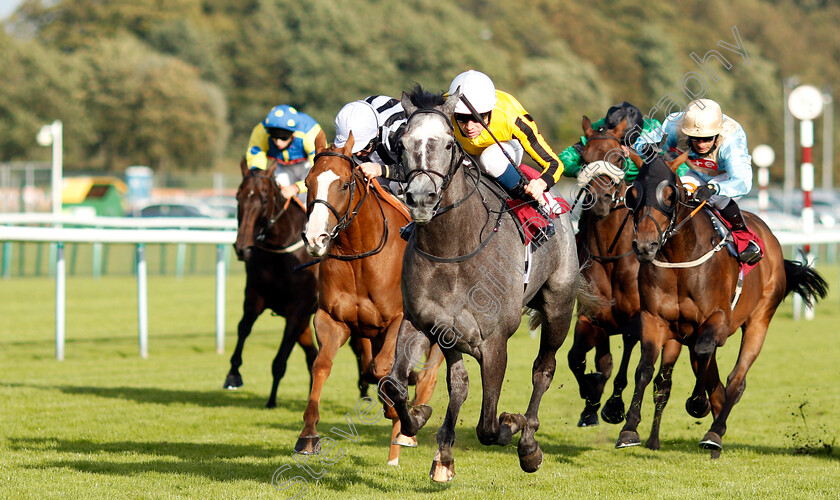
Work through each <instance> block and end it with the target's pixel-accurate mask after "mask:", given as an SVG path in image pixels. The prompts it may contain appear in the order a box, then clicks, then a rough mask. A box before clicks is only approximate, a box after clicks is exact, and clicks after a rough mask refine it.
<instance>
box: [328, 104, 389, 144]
mask: <svg viewBox="0 0 840 500" xmlns="http://www.w3.org/2000/svg"><path fill="white" fill-rule="evenodd" d="M351 131H352V132H353V151H352V153H353V154H356V153H358V152H359V151H361V150H363V149H364V148H366V147H367V145H368V144H370V141H372V140H373V139H375V138H376V137H377V136H378V135H379V117H378V116H377V114H376V111H375V110H374V109H373V106H371V105H370V104H368V103H367V102H365V101H353V102H349V103H347V104H345V105H344V107H343V108H341V111H339V112H338V114H337V115H336V116H335V145H336V146H338V147H343V146H344V145H345V144H347V138H348V137H350V132H351Z"/></svg>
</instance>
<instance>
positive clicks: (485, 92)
mask: <svg viewBox="0 0 840 500" xmlns="http://www.w3.org/2000/svg"><path fill="white" fill-rule="evenodd" d="M458 87H460V88H461V95H465V96H467V99H468V100H469V101H470V104H472V105H473V107H474V108H475V110H476V111H477V112H479V113H489V112H490V111H493V108H495V107H496V86H495V85H493V80H491V79H490V77H489V76H487V75H485V74H484V73H482V72H480V71H476V70H474V69H471V70H469V71H464V72H463V73H461V74H460V75H458V76H456V77H455V79H454V80H452V83H450V84H449V94H450V95H452V94H454V93H455V91H456V90H458ZM455 112H456V113H460V114H468V113H470V109H469V108H468V107H467V105H466V104H464V101H461V100H460V99H459V100H458V104H456V105H455Z"/></svg>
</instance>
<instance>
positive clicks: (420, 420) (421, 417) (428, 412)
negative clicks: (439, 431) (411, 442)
mask: <svg viewBox="0 0 840 500" xmlns="http://www.w3.org/2000/svg"><path fill="white" fill-rule="evenodd" d="M408 413H409V415H411V418H412V419H413V421H410V422H403V424H402V429H401V431H402V433H403V434H404V435H406V436H409V437H412V436H416V435H417V433H418V432H420V429H422V428H423V426H424V425H426V422H428V421H429V418H431V416H432V407H431V406H429V405H418V406H412V407H411V408H409V410H408Z"/></svg>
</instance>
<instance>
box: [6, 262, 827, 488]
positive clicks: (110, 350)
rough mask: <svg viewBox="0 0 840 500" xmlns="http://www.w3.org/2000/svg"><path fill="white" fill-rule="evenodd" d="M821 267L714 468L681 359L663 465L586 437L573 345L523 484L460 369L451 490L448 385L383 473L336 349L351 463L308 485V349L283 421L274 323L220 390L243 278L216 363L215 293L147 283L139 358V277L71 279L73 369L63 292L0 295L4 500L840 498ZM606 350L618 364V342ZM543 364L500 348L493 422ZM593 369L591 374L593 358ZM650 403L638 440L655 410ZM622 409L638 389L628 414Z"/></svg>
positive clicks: (524, 395)
mask: <svg viewBox="0 0 840 500" xmlns="http://www.w3.org/2000/svg"><path fill="white" fill-rule="evenodd" d="M820 271H821V272H822V273H823V275H824V276H825V277H826V279H828V281H829V282H830V284H831V286H832V290H831V294H830V295H829V297H828V298H827V299H826V300H825V301H824V302H823V303H822V305H821V306H820V307H818V309H817V316H816V319H815V320H814V321H808V322H806V321H798V322H795V321H793V320H792V305H791V304H792V300H790V299H788V300H787V301H786V302H785V303H784V304H783V305H782V307H781V308H780V309H779V311H778V313H777V314H776V317H775V319H774V321H773V322H772V323H771V327H770V333H769V335H768V337H767V340H766V342H765V345H764V349H763V351H762V353H761V355H760V356H759V357H758V360H757V361H756V363H755V365H754V366H753V368H752V370H751V371H750V373H749V375H748V377H747V389H746V392H745V394H744V396H743V398H742V400H741V401H740V403H739V404H738V405H737V406H736V407H735V409H734V411H733V413H732V415H731V416H730V418H729V422H728V432H727V433H726V435H725V436H724V450H723V455H722V457H721V458H720V459H719V460H715V461H712V460H710V459H709V453H708V452H707V451H704V450H701V449H699V448H698V447H697V442H698V441H699V440H700V439H701V438H702V436H703V435H704V434H705V432H706V430H707V429H708V427H709V425H710V424H711V416H708V417H705V418H703V419H700V420H697V419H694V418H691V417H690V416H688V415H687V414H686V412H685V410H684V402H685V399H686V397H687V396H688V395H689V393H690V391H691V387H692V383H693V380H692V376H691V370H690V367H689V365H688V362H687V359H688V356H687V354H686V353H683V356H682V357H681V359H680V361H679V363H678V365H677V367H676V369H675V374H674V389H673V392H672V398H671V401H670V403H669V405H668V408H667V409H666V411H665V416H664V418H663V423H662V433H661V436H662V449H661V450H659V451H656V452H654V451H650V450H647V449H645V448H643V447H636V448H632V449H626V450H616V449H614V443H615V440H616V438H617V437H618V433H619V430H620V426H614V425H609V424H601V425H600V426H598V427H593V428H586V429H579V428H577V427H576V426H575V423H576V422H577V419H578V415H579V413H580V411H581V409H582V407H583V405H582V401H581V400H580V398H579V396H578V391H577V387H576V385H575V382H574V379H573V378H572V376H571V373H570V372H569V370H568V367H567V363H566V354H567V352H568V349H569V347H570V345H571V336H570V337H569V338H568V339H567V341H566V343H565V344H564V345H563V347H562V348H561V350H560V352H559V353H558V370H557V373H556V375H555V378H554V383H553V384H552V387H551V389H550V390H549V392H548V393H547V394H546V396H545V397H544V399H543V404H542V408H541V412H540V416H541V422H542V426H541V428H540V430H539V431H538V433H537V439H538V440H539V441H540V443H541V446H542V448H543V450H544V452H545V460H544V463H543V465H542V468H541V469H540V470H539V471H538V472H537V473H535V474H526V473H524V472H522V471H521V470H520V469H519V465H518V459H517V455H516V448H515V446H513V445H512V446H509V447H506V448H499V447H485V446H482V445H481V444H480V443H479V442H478V440H477V438H476V435H475V425H476V423H477V420H478V415H479V410H480V403H481V387H480V385H481V384H480V376H479V371H478V365H477V363H476V362H475V361H473V360H472V359H471V358H467V368H468V371H469V373H470V381H471V383H472V386H471V390H470V395H469V398H468V399H467V402H466V403H465V405H464V407H463V408H462V411H461V415H460V418H459V421H458V426H457V433H458V434H457V436H458V439H457V442H456V445H455V448H454V452H455V465H456V469H455V470H456V476H455V479H454V481H453V482H452V483H451V484H449V485H443V486H441V485H437V484H434V483H432V482H431V481H430V480H429V477H428V471H429V466H430V464H431V460H432V457H433V456H434V453H435V450H436V444H435V437H434V436H435V432H436V431H437V429H438V427H439V426H440V424H441V422H442V420H443V416H444V413H445V407H446V403H447V401H448V398H447V396H446V387H445V377H444V372H443V371H441V377H440V379H439V385H438V388H437V390H436V392H435V395H434V397H433V399H432V401H431V405H432V406H433V408H434V409H435V413H434V415H433V416H432V418H431V420H430V421H429V423H428V425H427V426H426V427H425V428H424V429H422V431H421V432H420V434H419V436H418V438H419V442H420V446H419V447H418V448H416V449H404V450H403V453H402V457H401V465H400V466H399V467H388V466H386V465H385V462H386V459H387V443H388V438H389V429H390V424H389V423H387V422H386V421H385V420H384V419H383V420H382V421H380V422H379V423H376V424H372V425H367V424H364V423H362V422H361V421H360V420H359V419H358V417H357V416H355V414H354V407H355V405H356V403H357V401H358V399H359V396H358V392H357V389H356V368H355V360H354V359H353V358H352V355H351V353H350V350H349V348H347V347H345V348H343V349H342V350H341V352H340V354H339V356H338V359H337V361H336V363H335V365H334V367H333V372H332V376H331V377H330V379H329V381H328V382H327V384H326V387H325V390H324V397H323V399H322V406H321V422H320V424H319V431H320V433H321V436H332V437H335V438H336V440H337V443H338V445H339V446H340V447H341V450H340V452H337V453H336V454H335V455H333V456H334V457H338V456H340V458H339V459H338V460H337V461H336V462H335V463H334V464H328V465H319V464H318V462H317V461H316V460H315V459H311V460H310V463H311V464H312V467H311V469H312V470H313V473H317V474H321V473H323V476H322V477H321V478H320V480H319V481H317V482H316V481H315V479H314V478H313V477H312V476H311V475H310V474H309V473H307V472H305V471H304V470H302V469H301V468H299V467H298V466H297V465H296V461H295V458H294V456H293V452H292V450H293V447H294V443H295V441H296V439H297V436H298V434H299V432H300V430H301V427H302V415H303V410H304V408H305V402H306V399H307V396H308V390H307V385H308V374H307V372H306V370H305V368H304V360H303V355H302V352H301V351H300V349H299V348H295V351H294V352H293V353H292V357H291V359H290V365H289V371H288V373H287V375H286V378H284V380H283V381H282V383H281V386H280V391H279V395H278V405H279V407H278V408H277V409H275V410H266V409H264V408H263V405H264V404H265V400H266V398H267V395H268V390H269V385H270V382H271V375H270V364H271V360H272V359H273V357H274V354H275V352H276V348H277V345H278V342H279V339H280V329H281V327H282V319H281V318H276V317H271V316H269V315H268V314H267V313H266V314H265V315H264V316H263V317H261V318H260V319H259V320H258V321H257V324H256V326H255V330H254V332H253V334H252V336H251V338H250V339H249V340H248V342H247V344H246V347H245V352H244V359H245V364H244V366H243V367H242V374H243V377H244V379H245V386H244V387H243V388H242V389H240V390H239V391H225V390H223V389H222V387H221V386H222V382H223V380H224V376H225V374H226V373H227V370H228V367H229V364H228V357H229V356H230V354H231V352H232V350H233V347H234V345H235V331H236V324H237V322H238V320H239V316H240V313H241V302H242V287H243V285H244V275H242V274H241V273H240V274H234V275H231V276H229V278H228V289H227V306H226V307H227V322H226V330H227V337H226V352H225V355H218V354H216V352H215V338H214V331H215V319H214V314H215V298H214V293H215V279H214V277H212V276H188V277H186V278H184V279H182V280H178V279H176V278H174V277H171V276H150V277H149V332H150V339H149V358H148V359H146V360H142V359H140V358H139V356H138V345H137V312H136V282H135V281H134V279H133V278H132V277H130V276H122V277H113V276H108V277H103V278H101V279H99V280H93V279H91V278H89V277H71V278H69V279H68V282H67V327H66V329H67V345H66V359H65V361H63V362H59V361H56V360H55V346H54V323H53V321H54V307H55V305H54V293H55V292H54V283H53V281H52V280H51V279H49V278H15V279H10V280H3V281H0V363H2V371H0V498H286V497H287V496H289V495H290V494H292V493H298V492H300V491H301V490H300V489H299V488H296V489H294V491H293V490H292V489H290V490H287V491H285V492H280V491H277V490H276V489H275V488H274V487H272V484H271V479H272V475H273V474H274V473H275V471H276V470H277V469H278V468H280V467H282V466H285V465H291V466H292V468H291V470H289V471H288V472H286V473H285V475H283V476H282V477H283V478H285V479H290V478H291V477H293V476H294V475H300V476H302V477H304V478H306V480H307V482H308V490H307V491H306V492H305V493H304V494H303V495H302V498H342V499H345V498H421V497H422V498H425V497H429V498H481V499H488V498H558V497H561V498H593V497H607V498H702V497H712V498H838V497H840V452H838V447H840V442H838V440H837V437H838V430H840V389H838V386H837V380H838V375H840V368H838V366H840V365H838V363H837V360H838V359H840V336H838V326H840V310H839V309H840V308H839V307H838V302H840V294H838V292H837V289H838V268H837V267H836V266H824V267H821V268H820ZM739 340H740V335H737V336H734V337H732V338H731V339H730V341H729V342H728V343H727V344H726V345H725V346H724V347H723V348H722V349H721V350H720V351H719V365H720V366H721V370H722V372H723V373H724V375H726V374H728V372H729V370H731V368H732V366H733V364H734V360H735V357H736V356H737V351H738V343H739ZM612 344H613V354H614V357H615V358H616V361H617V359H618V358H619V356H620V352H621V346H620V342H618V339H614V340H613V343H612ZM536 350H537V341H536V340H534V339H531V338H529V336H528V333H527V330H526V329H525V328H524V327H523V328H521V329H520V332H518V333H517V334H516V335H515V336H514V337H513V339H512V340H511V342H510V345H509V353H510V355H509V358H510V359H509V364H508V370H507V375H506V381H505V384H504V386H503V392H502V396H501V401H500V404H499V410H500V411H509V412H521V411H524V409H525V406H526V404H527V400H528V397H529V395H530V388H531V384H530V369H531V365H532V363H533V358H534V355H535V353H536ZM589 359H590V361H589V363H590V366H591V353H590V358H589ZM637 359H638V355H635V356H634V357H633V360H632V367H633V369H634V368H635V363H636V360H637ZM631 375H632V372H631ZM608 388H611V385H609V386H608ZM631 388H632V382H631ZM650 390H651V389H650V388H648V394H646V396H645V401H644V407H643V409H642V419H643V420H642V424H641V426H640V428H639V429H640V433H641V434H642V438H643V439H645V438H646V435H647V433H648V432H649V429H650V418H651V416H652V412H653V408H652V407H653V405H652V400H651V396H650ZM630 396H631V393H630V390H629V389H628V391H626V392H625V402H627V401H629V398H630ZM348 413H350V416H351V418H352V419H353V421H354V423H355V425H356V430H357V432H358V434H359V437H358V440H357V442H353V441H348V440H347V439H344V438H341V437H339V436H337V435H336V433H334V432H331V429H332V428H334V427H335V428H342V429H345V430H346V429H347V422H346V420H345V415H346V414H348ZM514 444H515V439H514ZM317 474H316V475H317Z"/></svg>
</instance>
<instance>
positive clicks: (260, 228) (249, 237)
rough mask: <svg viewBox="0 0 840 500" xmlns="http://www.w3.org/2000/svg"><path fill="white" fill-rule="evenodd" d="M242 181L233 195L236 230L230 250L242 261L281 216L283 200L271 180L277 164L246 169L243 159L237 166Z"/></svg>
mask: <svg viewBox="0 0 840 500" xmlns="http://www.w3.org/2000/svg"><path fill="white" fill-rule="evenodd" d="M239 168H240V169H241V170H242V182H241V183H240V184H239V189H238V190H237V192H236V201H237V202H238V205H239V206H238V208H237V212H236V218H237V221H238V229H237V233H236V243H234V244H233V248H234V250H235V251H236V257H237V258H238V259H239V260H242V261H246V262H247V261H248V259H250V258H251V249H252V248H253V247H254V245H256V244H258V243H259V242H260V241H262V240H263V239H264V238H265V237H266V234H265V232H266V231H267V230H268V229H269V228H270V226H271V225H272V224H274V222H275V221H276V220H277V218H278V217H280V216H281V215H282V214H283V207H284V205H285V199H284V198H283V195H282V194H281V193H280V188H279V187H277V183H276V182H275V181H274V170H275V169H276V168H277V162H276V161H272V162H270V163H269V165H268V166H267V168H266V169H265V170H257V169H254V170H249V169H248V164H247V163H246V162H245V158H242V161H241V162H240V163H239Z"/></svg>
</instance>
